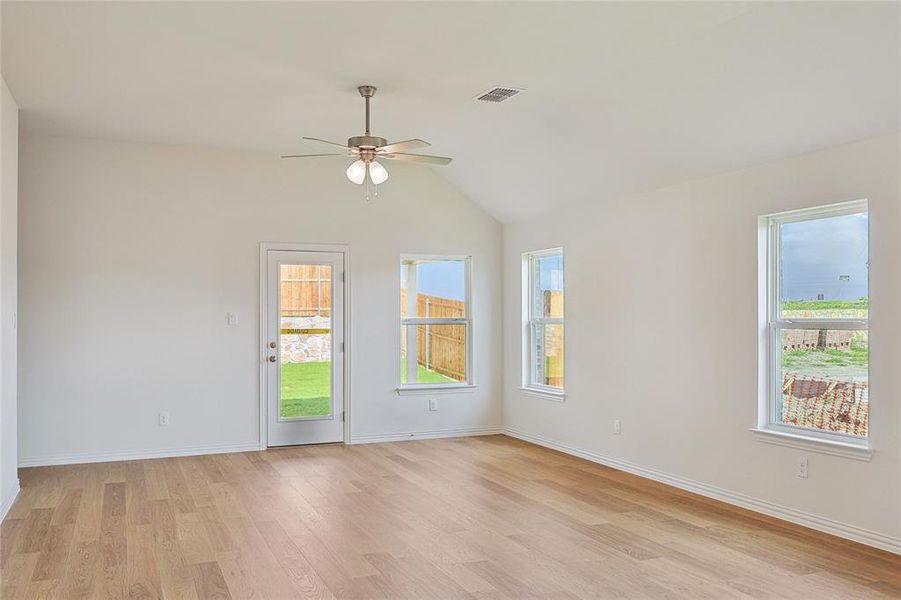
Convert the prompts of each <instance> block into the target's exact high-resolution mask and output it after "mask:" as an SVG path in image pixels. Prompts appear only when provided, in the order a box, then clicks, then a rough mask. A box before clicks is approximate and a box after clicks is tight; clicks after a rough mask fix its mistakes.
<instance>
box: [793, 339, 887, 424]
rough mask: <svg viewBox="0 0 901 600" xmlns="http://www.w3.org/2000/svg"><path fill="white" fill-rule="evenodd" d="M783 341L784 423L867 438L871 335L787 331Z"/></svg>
mask: <svg viewBox="0 0 901 600" xmlns="http://www.w3.org/2000/svg"><path fill="white" fill-rule="evenodd" d="M781 339H782V379H781V382H780V384H781V386H782V394H781V396H782V398H781V404H780V406H777V415H778V418H779V420H781V422H782V424H784V425H792V426H795V427H806V428H809V429H819V430H822V431H830V432H835V433H846V434H851V435H858V436H862V437H865V436H866V435H867V428H868V422H869V415H870V405H869V372H868V366H869V362H870V361H869V333H868V332H867V331H847V330H834V329H785V330H782V332H781Z"/></svg>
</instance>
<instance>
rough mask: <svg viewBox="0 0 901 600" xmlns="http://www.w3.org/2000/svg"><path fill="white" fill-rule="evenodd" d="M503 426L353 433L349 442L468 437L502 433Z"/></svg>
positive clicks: (366, 442)
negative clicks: (366, 433)
mask: <svg viewBox="0 0 901 600" xmlns="http://www.w3.org/2000/svg"><path fill="white" fill-rule="evenodd" d="M504 431H505V430H504V428H503V427H466V428H462V429H434V430H432V431H411V432H408V433H380V434H376V435H355V436H352V437H351V438H350V443H351V444H377V443H379V442H402V441H407V440H434V439H438V438H454V437H469V436H475V435H497V434H499V433H504Z"/></svg>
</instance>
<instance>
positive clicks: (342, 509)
mask: <svg viewBox="0 0 901 600" xmlns="http://www.w3.org/2000/svg"><path fill="white" fill-rule="evenodd" d="M20 475H21V480H22V484H23V489H22V492H21V494H20V496H19V499H18V500H17V501H16V504H15V505H14V506H13V508H12V509H11V512H10V514H9V515H8V517H7V519H6V520H5V521H4V522H3V526H2V544H0V548H2V553H0V578H2V590H0V591H2V597H3V598H19V597H23V598H24V597H35V598H38V597H40V598H51V597H55V598H80V597H91V598H94V597H103V598H156V597H166V598H195V597H199V598H228V597H232V598H264V599H268V598H273V599H278V598H335V597H338V598H392V599H393V598H416V599H420V598H423V599H424V598H535V597H538V598H560V599H562V598H625V597H628V598H692V599H694V598H739V597H741V598H743V597H753V598H885V597H901V557H899V556H895V555H892V554H889V553H885V552H880V551H878V550H873V549H870V548H867V547H864V546H861V545H858V544H854V543H851V542H847V541H843V540H840V539H838V538H834V537H831V536H827V535H823V534H820V533H816V532H813V531H810V530H806V529H803V528H801V527H796V526H793V525H789V524H786V523H783V522H780V521H776V520H774V519H769V518H766V517H762V516H759V515H756V514H754V513H750V512H747V511H743V510H740V509H736V508H732V507H729V506H727V505H724V504H720V503H717V502H714V501H710V500H706V499H703V498H700V497H698V496H694V495H691V494H687V493H684V492H681V491H678V490H675V489H673V488H669V487H666V486H663V485H660V484H656V483H653V482H650V481H647V480H643V479H640V478H638V477H634V476H631V475H627V474H625V473H622V472H619V471H615V470H612V469H608V468H605V467H602V466H599V465H596V464H593V463H589V462H586V461H582V460H579V459H576V458H572V457H569V456H566V455H563V454H560V453H557V452H553V451H550V450H546V449H544V448H540V447H538V446H533V445H530V444H527V443H524V442H520V441H517V440H513V439H511V438H508V437H504V436H490V437H481V438H463V439H454V440H430V441H415V442H400V443H393V444H376V445H365V446H318V447H306V448H288V449H279V450H269V451H267V452H248V453H243V454H220V455H216V456H198V457H189V458H171V459H158V460H142V461H132V462H116V463H105V464H92V465H77V466H64V467H41V468H33V469H24V470H22V471H21V472H20Z"/></svg>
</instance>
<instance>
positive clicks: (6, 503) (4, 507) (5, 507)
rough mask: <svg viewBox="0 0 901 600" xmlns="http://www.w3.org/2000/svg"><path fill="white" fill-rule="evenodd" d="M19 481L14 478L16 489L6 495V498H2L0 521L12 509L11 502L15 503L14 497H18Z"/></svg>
mask: <svg viewBox="0 0 901 600" xmlns="http://www.w3.org/2000/svg"><path fill="white" fill-rule="evenodd" d="M20 489H21V488H20V487H19V479H18V478H16V487H15V489H13V490H12V491H11V492H10V493H9V494H7V495H6V498H3V503H2V504H0V521H2V520H3V519H5V518H6V513H8V512H9V509H11V508H12V507H13V502H15V501H16V496H18V495H19V490H20Z"/></svg>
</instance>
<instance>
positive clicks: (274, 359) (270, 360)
mask: <svg viewBox="0 0 901 600" xmlns="http://www.w3.org/2000/svg"><path fill="white" fill-rule="evenodd" d="M276 360H278V359H277V358H275V356H270V357H269V362H275V361H276Z"/></svg>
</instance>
